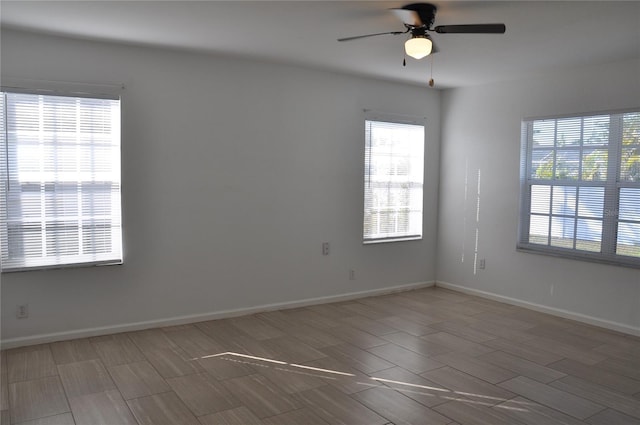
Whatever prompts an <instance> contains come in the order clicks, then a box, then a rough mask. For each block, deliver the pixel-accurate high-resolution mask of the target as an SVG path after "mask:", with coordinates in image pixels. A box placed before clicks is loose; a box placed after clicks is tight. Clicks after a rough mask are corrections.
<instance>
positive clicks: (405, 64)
mask: <svg viewBox="0 0 640 425" xmlns="http://www.w3.org/2000/svg"><path fill="white" fill-rule="evenodd" d="M402 66H407V57H406V56H405V57H404V58H402Z"/></svg>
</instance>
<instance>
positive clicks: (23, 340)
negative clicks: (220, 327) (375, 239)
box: [0, 281, 435, 350]
mask: <svg viewBox="0 0 640 425" xmlns="http://www.w3.org/2000/svg"><path fill="white" fill-rule="evenodd" d="M434 285H435V281H430V282H416V283H407V284H402V285H394V286H388V287H385V288H380V289H372V290H367V291H359V292H348V293H346V294H338V295H328V296H324V297H316V298H306V299H302V300H297V301H288V302H283V303H274V304H263V305H259V306H254V307H246V308H239V309H233V310H223V311H216V312H211V313H202V314H191V315H187V316H177V317H169V318H164V319H157V320H147V321H144V322H135V323H125V324H119V325H113V326H101V327H96V328H86V329H76V330H73V331H67V332H55V333H49V334H40V335H32V336H26V337H20V338H11V339H6V340H2V341H0V347H1V348H2V349H3V350H5V349H9V348H16V347H23V346H28V345H36V344H46V343H49V342H57V341H66V340H70V339H77V338H87V337H92V336H100V335H108V334H114V333H120V332H131V331H140V330H143V329H150V328H158V327H164V326H176V325H185V324H188V323H196V322H204V321H207V320H216V319H227V318H230V317H238V316H246V315H249V314H256V313H264V312H267V311H273V310H286V309H291V308H298V307H306V306H309V305H316V304H326V303H333V302H340V301H349V300H354V299H358V298H366V297H372V296H376V295H386V294H392V293H395V292H404V291H411V290H413V289H420V288H427V287H430V286H434Z"/></svg>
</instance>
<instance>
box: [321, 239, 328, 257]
mask: <svg viewBox="0 0 640 425" xmlns="http://www.w3.org/2000/svg"><path fill="white" fill-rule="evenodd" d="M322 255H329V242H322Z"/></svg>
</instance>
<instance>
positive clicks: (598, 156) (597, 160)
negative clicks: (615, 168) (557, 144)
mask: <svg viewBox="0 0 640 425" xmlns="http://www.w3.org/2000/svg"><path fill="white" fill-rule="evenodd" d="M608 156H609V152H608V151H607V150H605V149H585V150H583V151H582V180H591V181H605V180H607V167H608V164H607V159H608Z"/></svg>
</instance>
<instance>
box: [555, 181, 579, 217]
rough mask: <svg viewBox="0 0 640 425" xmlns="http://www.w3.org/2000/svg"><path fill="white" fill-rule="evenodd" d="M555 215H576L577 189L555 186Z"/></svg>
mask: <svg viewBox="0 0 640 425" xmlns="http://www.w3.org/2000/svg"><path fill="white" fill-rule="evenodd" d="M553 214H558V215H576V188H575V187H570V186H553Z"/></svg>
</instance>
